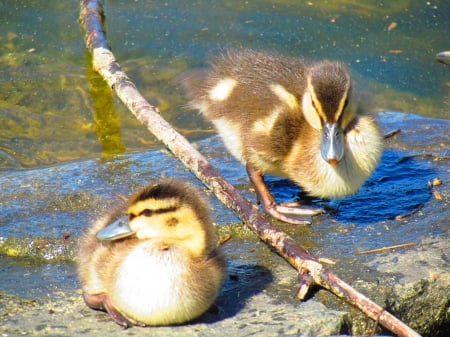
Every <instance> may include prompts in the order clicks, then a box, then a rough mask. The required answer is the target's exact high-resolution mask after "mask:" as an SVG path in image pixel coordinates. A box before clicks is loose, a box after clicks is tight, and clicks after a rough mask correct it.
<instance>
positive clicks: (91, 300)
mask: <svg viewBox="0 0 450 337" xmlns="http://www.w3.org/2000/svg"><path fill="white" fill-rule="evenodd" d="M83 298H84V302H85V303H86V305H87V306H88V307H89V308H91V309H95V310H103V311H105V310H106V311H107V312H108V314H109V315H110V316H111V318H112V319H113V320H114V322H116V323H117V324H119V325H120V326H123V327H124V328H129V327H131V326H133V325H137V326H142V327H145V326H146V325H145V324H143V323H140V322H137V321H135V320H134V319H131V318H128V317H125V316H124V315H123V314H122V313H121V312H120V311H119V310H117V309H116V308H115V306H114V305H113V304H112V302H111V299H110V298H109V297H108V295H106V294H95V295H91V294H86V293H83Z"/></svg>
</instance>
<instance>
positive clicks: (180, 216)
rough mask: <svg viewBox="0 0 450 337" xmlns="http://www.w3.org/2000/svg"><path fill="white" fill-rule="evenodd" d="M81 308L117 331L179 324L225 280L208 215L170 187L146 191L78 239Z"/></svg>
mask: <svg viewBox="0 0 450 337" xmlns="http://www.w3.org/2000/svg"><path fill="white" fill-rule="evenodd" d="M78 273H79V277H80V280H81V284H82V288H83V297H84V300H85V302H86V304H87V305H88V306H89V307H91V308H93V309H100V310H106V311H107V312H108V313H109V314H110V315H111V317H112V319H113V320H114V321H115V322H116V323H118V324H120V325H122V326H124V327H129V326H131V325H141V326H146V325H169V324H180V323H184V322H187V321H190V320H193V319H195V318H197V317H199V316H200V315H202V314H203V313H204V312H205V311H206V310H207V309H208V308H209V307H210V306H211V305H212V304H213V302H214V301H215V299H216V297H217V295H218V292H219V290H220V287H221V285H222V281H223V278H224V273H225V261H224V259H223V258H222V256H221V255H220V254H219V253H218V251H217V250H216V239H215V235H214V228H213V226H212V223H211V219H210V217H209V213H208V208H207V205H206V204H205V202H204V201H203V200H202V198H201V197H200V195H199V194H198V192H197V191H196V190H195V189H194V188H193V187H192V186H190V185H187V184H185V183H182V182H180V181H177V180H165V181H162V182H158V183H155V184H150V185H148V186H146V187H144V188H143V189H141V190H140V191H138V192H137V193H136V194H135V195H134V196H133V197H132V198H131V199H130V201H129V204H128V207H126V205H123V206H122V207H121V208H119V209H118V210H117V211H116V212H114V213H113V214H110V215H108V216H106V217H104V218H102V219H99V220H97V221H96V222H95V223H94V224H93V226H92V227H91V228H89V230H88V231H87V233H86V235H85V236H84V237H83V238H82V240H81V242H80V247H79V256H78Z"/></svg>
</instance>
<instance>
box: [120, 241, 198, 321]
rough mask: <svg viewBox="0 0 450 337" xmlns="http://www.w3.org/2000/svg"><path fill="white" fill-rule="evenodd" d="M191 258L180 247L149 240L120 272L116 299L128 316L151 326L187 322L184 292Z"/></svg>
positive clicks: (132, 254) (129, 255)
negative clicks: (176, 321) (174, 321)
mask: <svg viewBox="0 0 450 337" xmlns="http://www.w3.org/2000/svg"><path fill="white" fill-rule="evenodd" d="M189 261H190V258H189V256H187V254H186V253H184V252H183V251H182V250H180V249H179V248H177V247H167V245H165V244H164V243H161V242H159V243H158V242H156V243H151V242H150V241H145V242H143V243H142V244H140V245H138V246H137V247H135V248H134V249H133V250H132V251H131V252H130V253H129V254H128V255H127V256H126V258H125V259H124V260H123V262H122V263H121V265H120V266H119V268H118V270H117V279H116V281H115V283H114V284H113V287H114V288H115V289H113V291H112V292H111V293H112V294H113V296H112V300H113V302H114V303H115V305H117V306H118V307H119V309H120V310H121V311H122V312H124V313H125V314H127V315H129V316H131V317H133V318H135V319H138V320H139V321H141V322H144V323H147V324H164V322H165V321H169V320H170V321H173V320H174V317H179V318H180V320H181V321H183V320H185V315H186V312H185V310H186V309H185V308H184V303H186V299H185V298H183V291H185V288H186V287H187V286H188V285H187V277H188V273H189Z"/></svg>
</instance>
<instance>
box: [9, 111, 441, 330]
mask: <svg viewBox="0 0 450 337" xmlns="http://www.w3.org/2000/svg"><path fill="white" fill-rule="evenodd" d="M377 117H378V120H379V121H380V124H381V126H382V129H383V132H385V133H387V132H389V131H391V130H393V129H401V132H400V133H399V134H398V135H396V136H393V137H391V138H389V139H388V140H387V141H386V152H385V155H384V156H383V159H382V162H381V164H380V167H379V169H378V170H377V172H375V174H374V176H373V177H371V178H370V179H369V181H368V182H367V183H366V184H365V186H364V187H363V188H362V189H361V191H360V192H359V193H358V194H357V195H355V196H352V197H349V198H344V199H342V200H337V201H336V200H335V201H330V202H326V201H323V200H312V201H311V203H312V204H314V205H317V206H322V207H324V206H325V207H328V209H329V211H328V212H327V214H325V215H323V216H320V217H316V218H314V221H313V225H312V226H309V227H298V226H288V225H285V224H281V223H277V225H278V226H280V227H281V228H283V230H285V231H286V232H287V233H288V234H290V235H291V236H293V237H294V238H296V240H297V242H298V243H299V245H302V246H304V247H306V248H308V249H309V250H310V251H311V252H312V253H313V254H314V255H315V256H317V257H327V258H329V259H333V260H334V261H335V262H336V264H334V265H330V266H327V267H328V268H329V269H331V270H333V272H335V273H336V274H337V275H338V276H339V277H341V278H342V279H343V280H344V281H346V282H348V283H350V284H351V285H352V286H353V287H355V288H356V289H357V290H359V291H360V292H362V293H363V294H365V295H366V296H368V297H369V298H371V299H372V300H374V301H375V302H376V303H377V304H379V305H381V306H382V307H384V308H385V309H386V310H388V311H390V312H392V313H394V315H396V316H397V317H398V318H400V319H401V320H403V321H404V322H405V323H407V324H409V325H410V326H411V327H412V328H414V329H415V330H417V331H418V332H419V333H421V334H422V335H424V336H438V337H443V336H447V335H448V334H449V333H450V311H449V306H450V262H449V259H450V243H449V237H450V235H449V234H450V222H449V221H450V220H449V219H450V207H449V199H450V189H449V184H450V171H449V170H450V169H449V165H448V164H449V159H448V155H449V154H448V149H449V148H450V135H449V133H448V130H449V129H450V121H448V120H440V119H430V118H423V117H420V116H417V115H407V114H402V113H387V112H386V113H379V114H378V116H377ZM196 146H198V148H199V150H200V151H201V152H202V153H203V154H204V155H205V156H206V157H207V158H208V159H210V160H211V162H212V163H213V164H214V165H215V166H216V167H217V168H218V169H219V171H220V172H221V173H222V174H223V175H224V176H225V177H226V178H227V179H228V180H229V181H230V182H231V183H232V184H233V185H235V186H236V187H238V188H239V189H240V190H241V191H242V192H243V194H244V195H245V196H246V197H248V198H249V199H250V200H254V195H253V193H252V192H251V190H250V189H251V186H250V185H249V183H248V179H247V177H246V174H245V170H244V168H243V167H242V166H241V165H239V164H238V163H237V162H236V161H234V159H232V158H231V157H230V156H229V155H228V154H227V153H226V151H225V150H224V148H223V146H222V143H221V142H220V141H219V139H218V138H217V137H211V138H208V139H205V140H203V141H201V142H199V143H198V144H196ZM160 176H176V177H179V178H182V179H187V180H189V181H191V182H193V183H194V184H196V185H197V186H199V187H201V186H202V185H201V183H199V182H198V181H197V180H196V178H195V177H194V176H193V175H192V174H191V173H190V172H188V171H187V170H186V169H185V168H184V167H183V166H182V165H181V164H180V163H179V162H178V161H177V160H176V159H174V158H173V157H172V156H170V155H168V154H167V153H166V151H165V150H159V151H151V152H146V153H131V154H126V155H121V156H115V157H111V158H110V159H103V160H88V161H81V162H72V163H67V164H63V165H59V166H54V167H49V168H42V169H36V170H27V171H15V172H10V173H4V174H2V175H1V176H0V181H1V186H2V194H1V196H0V204H1V209H2V217H1V218H0V256H1V259H0V320H1V324H0V333H1V335H2V336H21V335H36V336H62V335H64V336H80V335H87V336H95V335H105V336H106V335H109V336H118V335H121V336H122V335H130V336H132V335H136V336H147V335H148V336H167V335H172V336H230V335H234V336H251V335H258V336H330V335H339V334H345V335H348V334H354V335H361V334H366V335H367V334H369V333H372V332H374V333H375V334H377V335H381V334H388V335H389V332H387V331H386V330H383V329H380V327H377V326H376V324H375V323H374V322H373V321H371V320H369V319H367V318H366V317H365V316H364V315H362V314H361V313H359V312H358V311H357V310H355V309H353V308H352V307H350V306H349V305H347V304H345V303H343V302H342V301H340V300H338V299H337V298H336V297H335V296H334V295H333V294H331V293H329V292H327V291H325V290H322V289H316V290H315V291H313V292H311V294H310V297H309V298H308V300H307V301H304V302H299V301H298V300H296V298H295V293H296V289H297V275H296V273H295V270H294V269H292V268H291V267H290V266H289V265H288V264H287V262H285V261H284V260H283V259H282V258H280V257H279V256H278V255H276V254H275V253H274V252H273V251H271V250H270V248H268V247H267V246H266V245H264V244H263V243H261V242H260V241H259V240H258V239H257V238H256V237H255V236H254V235H253V234H252V233H251V232H250V231H248V230H247V229H245V228H243V227H242V226H241V225H240V224H239V219H238V218H237V217H236V216H235V215H234V214H233V213H232V212H231V211H230V210H228V209H226V208H225V207H224V206H223V205H221V204H220V203H219V202H218V201H217V200H216V199H215V198H214V196H212V195H209V197H208V199H209V202H210V204H211V207H212V210H213V216H214V218H215V220H216V222H217V224H218V226H217V227H218V231H219V233H220V235H221V236H225V235H231V240H229V241H228V242H227V243H225V244H224V245H223V250H224V253H225V255H226V258H227V260H228V277H227V280H226V282H225V284H224V287H223V289H222V292H221V294H220V297H219V299H218V300H217V303H216V305H215V306H214V307H213V308H211V310H210V311H209V312H208V313H206V314H205V315H204V316H203V317H202V318H200V319H199V320H198V321H195V322H192V323H191V324H188V325H183V326H177V327H157V328H131V329H128V330H126V331H123V330H122V328H120V327H119V326H117V325H116V324H115V323H113V322H112V320H111V319H110V318H109V316H108V315H107V314H105V313H103V312H98V311H93V310H90V309H88V308H87V307H86V306H85V305H84V303H83V301H82V298H81V292H80V290H79V284H78V281H77V277H76V273H75V264H74V258H73V257H74V252H75V250H76V241H77V239H78V237H79V235H80V234H81V233H82V231H83V230H84V228H85V227H86V226H87V224H88V223H90V222H91V221H92V220H93V219H94V218H95V217H96V216H98V215H100V214H102V213H103V212H105V211H107V210H108V209H109V208H110V207H111V205H112V204H113V203H114V201H115V200H117V194H121V195H125V196H127V195H129V194H130V193H131V191H133V190H134V189H136V188H137V187H138V186H141V185H142V184H145V183H147V182H148V181H149V180H151V179H157V178H158V177H160ZM436 179H437V180H436ZM269 180H270V182H271V184H272V188H273V189H274V191H275V195H276V197H277V198H278V199H280V200H283V199H284V200H292V199H295V198H296V197H297V196H298V193H299V190H298V188H296V187H295V186H292V185H291V184H289V183H288V182H285V181H283V180H280V179H278V178H269ZM207 193H208V192H207ZM208 194H209V193H208ZM331 210H333V211H331ZM404 243H411V244H414V246H409V247H405V248H398V249H396V250H386V251H383V252H379V253H372V254H359V255H356V254H355V253H361V252H363V251H365V250H369V249H374V248H381V247H387V246H392V245H396V244H404Z"/></svg>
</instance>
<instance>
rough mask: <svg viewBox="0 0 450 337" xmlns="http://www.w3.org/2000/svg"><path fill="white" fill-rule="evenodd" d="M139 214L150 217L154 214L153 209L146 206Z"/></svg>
mask: <svg viewBox="0 0 450 337" xmlns="http://www.w3.org/2000/svg"><path fill="white" fill-rule="evenodd" d="M139 215H143V216H146V217H149V216H152V215H153V211H152V210H151V209H148V208H146V209H144V210H143V211H142V212H141V213H140V214H139Z"/></svg>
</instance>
